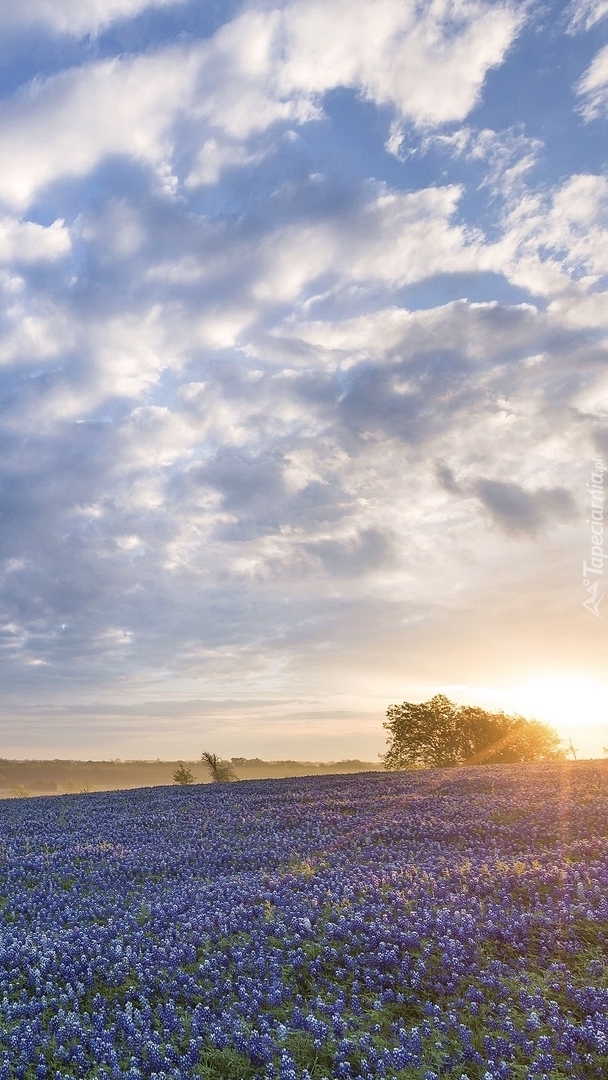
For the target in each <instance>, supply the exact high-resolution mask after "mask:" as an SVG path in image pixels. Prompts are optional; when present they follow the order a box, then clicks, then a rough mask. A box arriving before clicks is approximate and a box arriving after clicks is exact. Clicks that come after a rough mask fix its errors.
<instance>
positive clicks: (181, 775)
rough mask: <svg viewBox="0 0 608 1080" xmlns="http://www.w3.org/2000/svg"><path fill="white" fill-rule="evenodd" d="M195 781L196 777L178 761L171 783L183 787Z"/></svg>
mask: <svg viewBox="0 0 608 1080" xmlns="http://www.w3.org/2000/svg"><path fill="white" fill-rule="evenodd" d="M195 780H196V777H195V776H193V775H192V773H191V771H190V769H187V768H186V767H185V765H182V763H181V761H180V763H179V769H176V770H175V772H174V773H173V783H174V784H181V785H182V786H185V785H186V784H193V783H194V782H195Z"/></svg>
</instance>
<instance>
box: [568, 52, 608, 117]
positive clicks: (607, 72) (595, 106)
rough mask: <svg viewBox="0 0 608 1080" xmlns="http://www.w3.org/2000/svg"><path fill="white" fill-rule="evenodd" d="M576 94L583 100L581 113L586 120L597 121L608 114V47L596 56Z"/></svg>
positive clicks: (580, 82)
mask: <svg viewBox="0 0 608 1080" xmlns="http://www.w3.org/2000/svg"><path fill="white" fill-rule="evenodd" d="M576 92H577V94H578V96H579V97H580V98H582V99H583V103H582V105H581V113H582V115H583V117H584V119H585V120H587V121H590V120H597V119H598V118H599V117H601V116H603V115H605V114H606V113H608V45H605V46H604V48H603V49H600V51H599V52H598V53H597V54H596V55H595V57H594V58H593V61H592V62H591V65H590V67H589V68H588V69H587V71H586V72H585V74H584V75H583V77H582V78H581V79H580V80H579V82H578V84H577V87H576Z"/></svg>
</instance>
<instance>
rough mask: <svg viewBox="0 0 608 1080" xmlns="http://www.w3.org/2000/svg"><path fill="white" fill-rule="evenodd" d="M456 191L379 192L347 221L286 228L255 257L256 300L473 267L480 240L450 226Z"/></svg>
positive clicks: (408, 279)
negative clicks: (323, 283) (326, 284)
mask: <svg viewBox="0 0 608 1080" xmlns="http://www.w3.org/2000/svg"><path fill="white" fill-rule="evenodd" d="M461 194H462V189H461V188H460V187H459V186H458V185H446V186H445V187H432V188H424V189H423V190H421V191H414V192H397V191H391V190H387V189H383V188H382V187H380V191H379V192H378V191H377V190H376V192H373V197H372V198H371V199H369V200H368V201H366V202H364V203H362V204H359V205H358V206H357V207H356V208H354V209H353V210H351V211H350V212H349V213H348V215H345V216H343V217H338V216H337V217H334V218H333V219H331V220H329V221H327V222H320V223H315V224H314V225H307V226H300V225H294V226H288V227H286V228H285V229H282V230H280V231H279V232H277V233H276V234H274V235H271V236H270V237H269V238H268V239H267V240H266V242H265V243H264V245H263V246H262V248H261V250H260V260H261V264H262V267H263V269H262V271H261V273H260V276H259V279H258V281H257V282H256V283H255V285H254V287H253V295H254V297H255V298H256V299H257V300H262V301H268V300H271V299H272V300H273V301H276V300H279V301H289V300H295V299H297V298H298V297H299V296H300V295H301V293H302V291H303V290H304V288H305V286H306V285H308V284H309V283H310V282H312V281H313V280H314V279H315V278H318V277H320V276H322V275H325V274H327V275H330V276H332V277H334V278H336V279H337V280H339V281H343V282H345V281H350V282H379V283H382V282H385V283H387V284H388V283H390V284H391V285H392V286H394V287H398V286H400V285H405V284H409V283H411V282H414V281H419V280H421V279H422V278H425V277H430V276H432V275H433V274H437V273H444V272H450V271H453V270H456V269H459V270H469V269H474V268H477V267H478V266H479V253H478V249H477V242H478V240H479V237H478V235H477V234H476V233H475V232H474V231H473V230H470V231H469V230H467V229H466V228H465V227H464V226H463V225H461V224H459V223H454V221H453V218H454V217H455V214H456V208H457V204H458V200H459V198H460V196H461Z"/></svg>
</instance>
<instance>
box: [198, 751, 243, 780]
mask: <svg viewBox="0 0 608 1080" xmlns="http://www.w3.org/2000/svg"><path fill="white" fill-rule="evenodd" d="M201 761H202V763H203V765H204V766H205V767H206V768H207V769H208V770H209V773H210V776H211V779H212V781H213V783H214V784H228V783H230V782H231V781H233V780H237V779H238V777H237V775H236V773H235V771H234V769H233V768H232V765H231V764H230V762H229V761H222V760H221V759H220V758H218V756H217V754H210V753H209V751H208V750H203V753H202V754H201Z"/></svg>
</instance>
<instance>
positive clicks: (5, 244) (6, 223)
mask: <svg viewBox="0 0 608 1080" xmlns="http://www.w3.org/2000/svg"><path fill="white" fill-rule="evenodd" d="M70 247H71V241H70V234H69V232H68V230H67V229H66V228H65V223H64V222H63V221H61V220H60V219H57V221H54V222H53V224H52V225H49V226H44V225H39V224H38V223H37V222H35V221H19V220H18V219H17V218H12V217H4V218H0V262H2V263H12V262H16V263H17V264H19V263H36V262H53V261H54V260H55V259H60V258H61V257H62V256H63V255H67V253H68V251H69V250H70Z"/></svg>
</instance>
